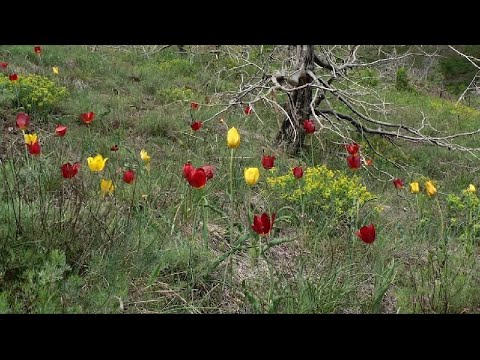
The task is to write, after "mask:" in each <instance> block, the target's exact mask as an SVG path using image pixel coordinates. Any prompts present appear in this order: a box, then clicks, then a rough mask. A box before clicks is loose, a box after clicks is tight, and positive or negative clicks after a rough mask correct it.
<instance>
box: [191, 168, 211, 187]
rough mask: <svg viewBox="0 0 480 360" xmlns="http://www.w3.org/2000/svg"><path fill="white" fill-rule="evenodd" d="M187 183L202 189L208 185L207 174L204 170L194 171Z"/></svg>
mask: <svg viewBox="0 0 480 360" xmlns="http://www.w3.org/2000/svg"><path fill="white" fill-rule="evenodd" d="M187 181H188V183H189V184H190V186H192V187H194V188H195V189H201V188H203V187H204V186H205V184H206V183H207V174H206V173H205V171H204V170H203V169H202V168H199V169H194V170H192V171H191V172H190V174H189V176H188V178H187Z"/></svg>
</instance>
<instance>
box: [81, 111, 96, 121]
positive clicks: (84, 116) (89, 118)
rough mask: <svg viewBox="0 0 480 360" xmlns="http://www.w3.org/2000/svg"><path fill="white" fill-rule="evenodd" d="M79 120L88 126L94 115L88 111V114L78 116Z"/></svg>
mask: <svg viewBox="0 0 480 360" xmlns="http://www.w3.org/2000/svg"><path fill="white" fill-rule="evenodd" d="M80 118H81V119H82V121H83V122H84V123H85V124H90V123H91V122H92V121H93V119H94V118H95V113H94V112H93V111H90V112H88V113H83V114H81V115H80Z"/></svg>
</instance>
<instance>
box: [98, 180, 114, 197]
mask: <svg viewBox="0 0 480 360" xmlns="http://www.w3.org/2000/svg"><path fill="white" fill-rule="evenodd" d="M100 189H101V190H102V194H103V195H104V196H105V195H110V194H112V193H113V191H114V190H115V185H113V182H112V180H105V179H102V181H101V182H100Z"/></svg>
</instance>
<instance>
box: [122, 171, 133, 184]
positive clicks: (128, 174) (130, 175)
mask: <svg viewBox="0 0 480 360" xmlns="http://www.w3.org/2000/svg"><path fill="white" fill-rule="evenodd" d="M134 180H135V172H134V171H133V170H127V171H125V172H124V173H123V181H125V182H126V183H127V184H131V183H132V182H133V181H134Z"/></svg>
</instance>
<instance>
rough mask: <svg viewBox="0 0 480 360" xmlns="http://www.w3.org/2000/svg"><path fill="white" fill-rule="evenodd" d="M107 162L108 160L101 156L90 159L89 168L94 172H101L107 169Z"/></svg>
mask: <svg viewBox="0 0 480 360" xmlns="http://www.w3.org/2000/svg"><path fill="white" fill-rule="evenodd" d="M107 160H108V158H104V157H103V156H102V155H100V154H98V155H97V156H95V157H89V158H88V159H87V163H88V168H89V169H90V170H91V171H93V172H100V171H102V170H103V169H104V168H105V164H106V162H107Z"/></svg>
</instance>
